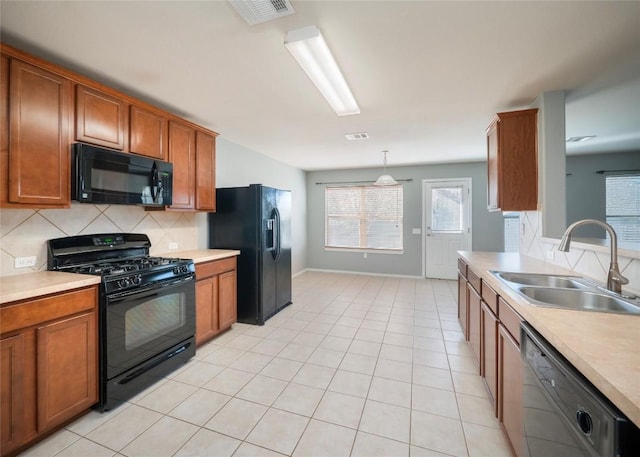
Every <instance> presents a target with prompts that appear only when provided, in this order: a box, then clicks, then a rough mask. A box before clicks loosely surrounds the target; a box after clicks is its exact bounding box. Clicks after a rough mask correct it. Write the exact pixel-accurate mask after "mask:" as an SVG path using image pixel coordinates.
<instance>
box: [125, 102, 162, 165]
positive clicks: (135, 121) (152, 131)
mask: <svg viewBox="0 0 640 457" xmlns="http://www.w3.org/2000/svg"><path fill="white" fill-rule="evenodd" d="M129 130H130V133H129V149H130V151H131V152H133V153H134V154H140V155H143V156H147V157H153V158H154V159H160V160H167V147H166V144H167V139H166V138H167V118H166V117H164V116H163V115H162V114H160V113H157V112H155V111H151V110H147V109H145V108H142V107H140V106H136V105H131V107H130V125H129Z"/></svg>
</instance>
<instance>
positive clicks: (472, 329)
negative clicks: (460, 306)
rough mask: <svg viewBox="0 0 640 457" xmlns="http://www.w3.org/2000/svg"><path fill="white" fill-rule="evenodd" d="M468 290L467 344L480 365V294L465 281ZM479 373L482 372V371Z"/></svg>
mask: <svg viewBox="0 0 640 457" xmlns="http://www.w3.org/2000/svg"><path fill="white" fill-rule="evenodd" d="M467 289H468V291H469V295H468V297H469V332H468V333H469V344H470V345H471V349H472V350H473V354H474V355H475V356H476V361H477V362H478V366H480V367H481V366H482V354H481V350H480V349H481V348H480V295H479V294H478V292H476V290H475V289H474V288H473V286H472V285H471V283H467ZM479 373H480V374H482V372H480V370H479Z"/></svg>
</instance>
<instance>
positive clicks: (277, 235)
mask: <svg viewBox="0 0 640 457" xmlns="http://www.w3.org/2000/svg"><path fill="white" fill-rule="evenodd" d="M273 212H274V213H275V217H274V219H275V224H274V225H275V227H273V237H274V243H273V246H274V248H275V251H274V252H273V254H274V255H273V259H274V260H278V259H279V258H280V211H278V208H275V209H274V210H273Z"/></svg>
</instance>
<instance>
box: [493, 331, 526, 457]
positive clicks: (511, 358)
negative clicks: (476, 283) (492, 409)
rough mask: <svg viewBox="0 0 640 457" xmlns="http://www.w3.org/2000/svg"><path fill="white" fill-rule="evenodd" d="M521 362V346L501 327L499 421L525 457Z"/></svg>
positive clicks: (516, 450)
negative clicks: (523, 450) (523, 446)
mask: <svg viewBox="0 0 640 457" xmlns="http://www.w3.org/2000/svg"><path fill="white" fill-rule="evenodd" d="M522 384H523V379H522V362H521V360H520V346H519V345H518V343H517V342H516V341H515V340H514V339H513V338H512V337H511V335H510V334H509V332H508V331H507V330H506V329H505V328H504V327H503V326H502V325H499V326H498V418H499V419H500V422H501V423H502V426H503V428H504V431H505V432H506V434H507V438H509V441H510V443H511V446H512V448H513V451H514V452H515V455H516V456H518V457H520V456H522V433H523V429H522V427H523V422H522V388H523V386H522Z"/></svg>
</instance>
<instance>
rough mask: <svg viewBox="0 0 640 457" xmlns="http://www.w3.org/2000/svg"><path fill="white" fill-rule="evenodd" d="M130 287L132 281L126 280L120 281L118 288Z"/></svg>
mask: <svg viewBox="0 0 640 457" xmlns="http://www.w3.org/2000/svg"><path fill="white" fill-rule="evenodd" d="M130 285H131V280H130V279H129V278H124V279H121V280H120V281H118V286H120V288H121V289H124V288H125V287H129V286H130Z"/></svg>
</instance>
